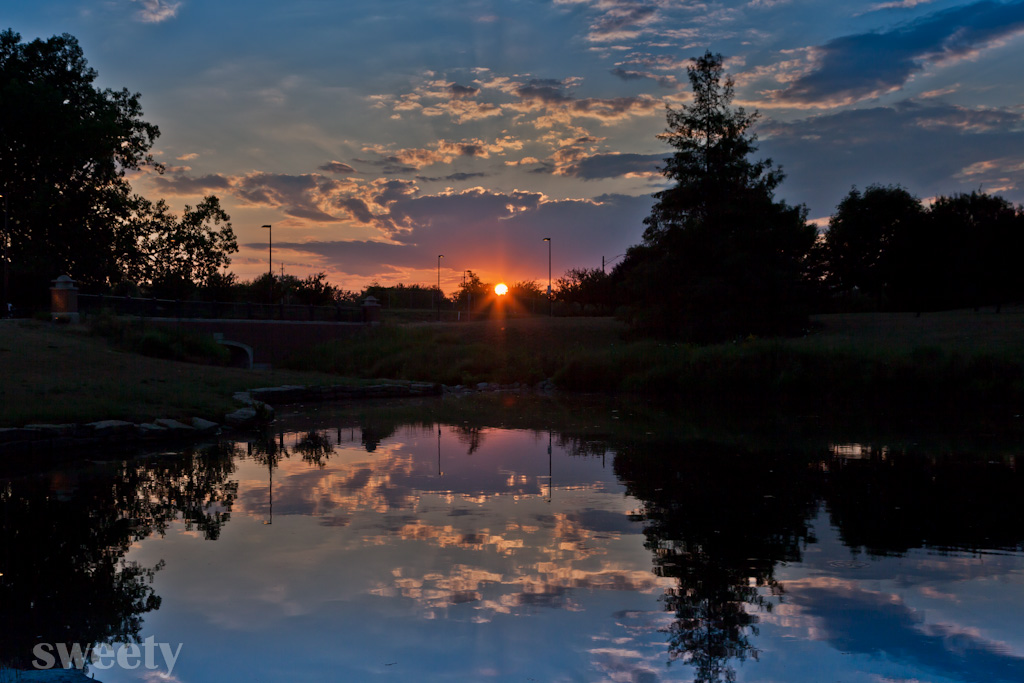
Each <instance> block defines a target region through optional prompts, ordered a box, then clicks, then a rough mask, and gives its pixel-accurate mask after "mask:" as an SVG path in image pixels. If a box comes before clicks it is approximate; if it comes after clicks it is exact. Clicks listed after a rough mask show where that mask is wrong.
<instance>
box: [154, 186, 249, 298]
mask: <svg viewBox="0 0 1024 683" xmlns="http://www.w3.org/2000/svg"><path fill="white" fill-rule="evenodd" d="M134 220H135V222H136V223H137V224H138V225H137V227H136V228H135V229H134V231H136V232H138V233H139V234H141V235H144V237H142V238H141V239H140V242H139V252H140V253H141V255H142V262H141V264H139V265H138V266H137V267H136V268H135V270H136V271H138V272H139V273H140V274H141V276H142V281H143V282H145V283H146V284H147V285H148V287H149V289H150V292H151V293H152V294H153V295H155V296H161V297H170V298H176V299H181V298H185V297H187V296H188V295H189V294H191V293H192V292H193V291H194V290H195V289H197V288H205V287H209V286H213V285H220V284H221V278H220V277H218V276H219V275H220V274H221V272H222V269H223V268H225V267H227V266H228V265H229V264H230V263H231V259H230V258H229V256H228V255H229V254H232V253H234V252H236V251H238V242H237V241H236V239H235V233H234V231H233V230H232V229H231V223H230V222H229V221H230V220H231V219H230V217H229V216H228V215H227V214H226V213H225V212H224V210H223V209H222V208H221V206H220V200H219V199H217V197H214V196H209V197H206V198H205V199H203V201H202V202H200V203H199V204H197V205H196V207H195V208H192V207H190V206H186V207H185V211H184V213H183V214H182V216H181V218H180V219H178V218H176V217H175V216H174V215H173V214H172V213H171V212H170V210H169V209H168V207H167V204H166V202H164V201H163V200H162V199H161V200H160V201H158V202H156V203H155V204H153V203H151V202H149V201H148V200H144V199H142V200H140V201H139V205H138V209H137V215H136V217H135V219H134Z"/></svg>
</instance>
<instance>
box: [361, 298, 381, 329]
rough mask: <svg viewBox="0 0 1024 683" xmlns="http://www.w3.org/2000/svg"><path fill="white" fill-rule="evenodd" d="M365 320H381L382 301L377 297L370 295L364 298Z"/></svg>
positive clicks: (367, 321) (368, 321)
mask: <svg viewBox="0 0 1024 683" xmlns="http://www.w3.org/2000/svg"><path fill="white" fill-rule="evenodd" d="M363 322H364V323H371V324H372V323H379V322H380V302H379V301H377V297H375V296H368V297H366V298H365V299H363Z"/></svg>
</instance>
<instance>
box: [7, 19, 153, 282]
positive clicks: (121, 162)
mask: <svg viewBox="0 0 1024 683" xmlns="http://www.w3.org/2000/svg"><path fill="white" fill-rule="evenodd" d="M96 77H97V74H96V71H95V70H93V69H91V68H89V66H88V65H87V62H86V60H85V57H84V55H83V52H82V49H81V47H79V45H78V41H77V40H76V39H75V38H74V37H73V36H70V35H68V34H63V35H61V36H54V37H52V38H49V39H47V40H40V39H37V40H34V41H32V42H30V43H23V42H21V36H20V35H18V34H17V33H15V32H14V31H13V30H6V31H4V32H3V33H0V102H3V106H0V192H2V193H3V194H4V195H5V196H6V197H7V207H8V210H9V215H10V256H11V264H12V265H11V268H12V283H11V284H12V290H14V293H13V298H15V299H17V300H19V301H21V302H26V301H30V300H32V299H38V298H40V297H43V298H45V297H46V295H47V287H48V285H49V281H50V280H52V279H53V278H55V277H57V276H58V275H60V274H62V273H67V274H70V275H71V276H72V277H74V278H76V279H78V280H81V281H84V282H86V283H97V284H103V285H108V284H114V283H116V282H118V281H119V280H120V279H121V273H122V271H124V270H125V266H126V264H130V262H131V261H132V260H133V259H137V258H139V251H138V248H137V243H138V240H139V238H140V237H141V236H140V235H139V234H138V233H137V232H136V229H137V227H138V226H137V224H136V223H134V222H132V221H130V220H129V218H130V216H131V213H132V211H133V210H134V209H135V208H136V207H137V206H138V203H139V198H138V197H133V196H132V195H131V192H130V190H131V188H130V187H129V184H128V181H127V180H126V178H125V172H126V171H127V170H130V169H137V168H139V167H140V166H142V165H146V164H152V163H153V159H152V156H151V155H150V153H149V151H150V148H151V147H152V145H153V142H154V141H155V139H156V138H157V136H158V135H159V134H160V131H159V129H158V128H157V127H156V126H154V125H152V124H149V123H146V122H145V121H143V120H142V118H141V116H142V108H141V106H140V104H139V95H138V94H137V93H136V94H132V93H130V92H128V90H120V91H115V90H110V89H103V90H101V89H99V88H97V87H95V86H94V85H93V82H94V81H95V80H96ZM158 168H159V166H158Z"/></svg>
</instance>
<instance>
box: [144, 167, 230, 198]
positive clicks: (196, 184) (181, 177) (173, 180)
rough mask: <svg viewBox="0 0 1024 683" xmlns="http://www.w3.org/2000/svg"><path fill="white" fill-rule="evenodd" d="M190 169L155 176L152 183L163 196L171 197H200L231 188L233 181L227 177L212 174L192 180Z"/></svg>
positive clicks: (173, 170)
mask: <svg viewBox="0 0 1024 683" xmlns="http://www.w3.org/2000/svg"><path fill="white" fill-rule="evenodd" d="M187 170H188V167H182V168H181V169H170V170H169V171H168V172H167V173H166V174H165V175H162V176H154V177H153V179H152V183H153V184H154V185H155V186H156V187H157V188H158V189H159V190H160V192H161V193H163V194H169V195H172V196H174V195H198V194H206V193H208V192H212V191H224V190H228V189H230V187H231V180H230V178H228V177H227V176H223V175H220V174H211V175H205V176H200V177H198V178H192V177H190V176H189V175H188V174H187Z"/></svg>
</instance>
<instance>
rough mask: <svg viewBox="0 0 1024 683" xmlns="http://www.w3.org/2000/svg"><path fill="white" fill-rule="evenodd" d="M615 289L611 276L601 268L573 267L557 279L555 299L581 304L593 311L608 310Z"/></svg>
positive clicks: (585, 308)
mask: <svg viewBox="0 0 1024 683" xmlns="http://www.w3.org/2000/svg"><path fill="white" fill-rule="evenodd" d="M613 297H614V291H613V287H612V281H611V276H609V275H608V274H607V273H605V272H604V270H602V269H601V268H571V269H569V270H567V271H566V272H565V275H563V276H562V277H560V278H558V279H557V280H555V300H556V301H565V302H566V303H570V304H573V303H575V304H579V305H580V306H582V307H583V308H584V310H587V309H588V307H589V310H590V311H591V313H594V314H596V313H598V312H599V311H601V312H608V311H610V310H611V308H612V305H613V304H612V302H613Z"/></svg>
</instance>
